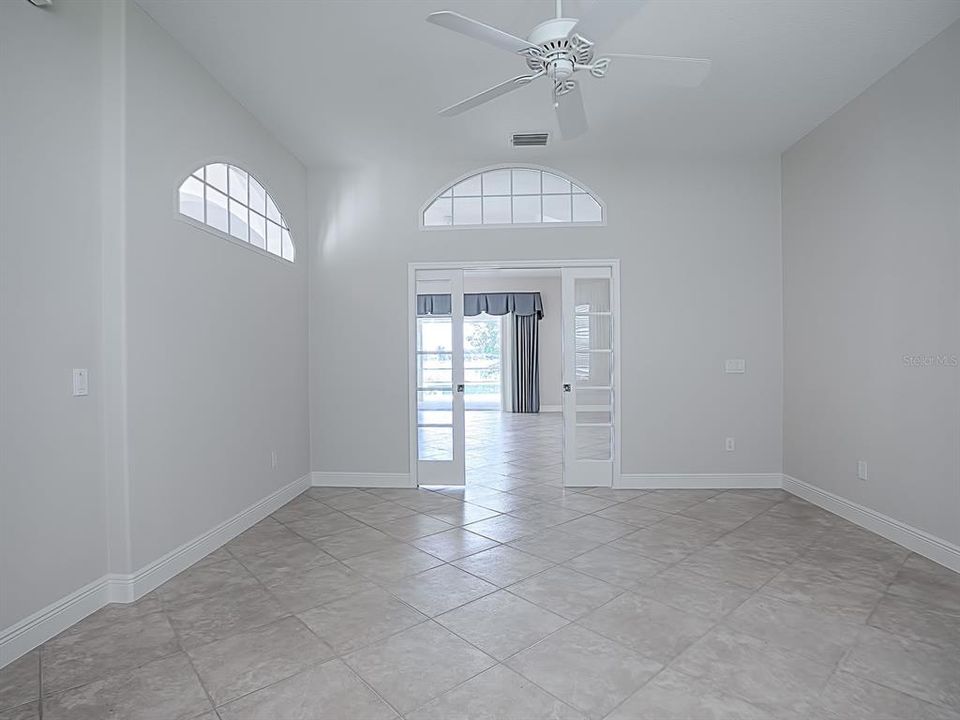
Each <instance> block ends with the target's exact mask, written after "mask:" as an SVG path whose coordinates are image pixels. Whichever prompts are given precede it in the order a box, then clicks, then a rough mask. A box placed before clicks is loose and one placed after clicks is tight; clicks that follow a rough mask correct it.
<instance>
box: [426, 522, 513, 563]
mask: <svg viewBox="0 0 960 720" xmlns="http://www.w3.org/2000/svg"><path fill="white" fill-rule="evenodd" d="M410 544H411V545H413V546H414V547H417V548H419V549H421V550H423V551H424V552H428V553H430V554H431V555H433V556H435V557H438V558H440V559H441V560H443V561H445V562H451V561H453V560H459V559H460V558H464V557H467V556H468V555H474V554H476V553H478V552H481V551H483V550H489V549H490V548H492V547H496V546H497V545H498V543H497V542H496V541H495V540H491V539H490V538H485V537H483V535H477V534H476V533H472V532H470V531H469V530H464V529H463V528H461V527H455V528H452V529H450V530H444V531H443V532H439V533H435V534H434V535H427V536H426V537H422V538H418V539H416V540H413V541H412V542H411V543H410Z"/></svg>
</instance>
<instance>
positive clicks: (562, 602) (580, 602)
mask: <svg viewBox="0 0 960 720" xmlns="http://www.w3.org/2000/svg"><path fill="white" fill-rule="evenodd" d="M508 590H509V591H510V592H512V593H513V594H514V595H519V596H520V597H522V598H524V599H525V600H529V601H530V602H532V603H534V604H536V605H539V606H540V607H543V608H546V609H547V610H550V611H552V612H555V613H557V615H561V616H563V617H565V618H567V619H568V620H576V619H577V618H579V617H582V616H583V615H586V614H587V613H588V612H590V611H591V610H593V609H594V608H597V607H600V606H601V605H603V604H604V603H606V602H609V601H610V600H612V599H613V598H615V597H616V596H617V595H619V594H620V593H622V592H623V591H622V590H621V589H620V588H618V587H616V586H615V585H611V584H609V583H606V582H603V580H598V579H597V578H594V577H590V576H589V575H584V574H583V573H578V572H577V571H575V570H571V569H570V568H566V567H554V568H550V569H549V570H544V571H543V572H542V573H539V574H538V575H534V576H532V577H529V578H527V579H526V580H521V581H520V582H518V583H516V584H515V585H511V586H510V587H509V588H508Z"/></svg>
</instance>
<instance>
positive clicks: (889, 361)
mask: <svg viewBox="0 0 960 720" xmlns="http://www.w3.org/2000/svg"><path fill="white" fill-rule="evenodd" d="M958 69H960V24H954V25H953V26H952V27H951V28H949V29H948V30H947V31H945V32H944V33H943V34H942V35H940V36H939V37H938V38H936V39H935V40H933V41H932V42H930V43H929V44H928V45H926V46H925V47H923V48H921V49H920V50H919V51H918V52H917V53H916V54H915V55H913V56H912V57H911V58H909V59H908V60H906V61H905V62H904V63H903V64H902V65H900V66H899V67H898V68H896V69H894V70H893V71H892V72H890V73H889V74H888V75H886V76H885V77H884V78H882V79H881V80H880V81H878V82H877V83H876V84H875V85H873V86H872V87H871V88H870V89H868V90H867V91H866V92H865V93H863V94H862V95H861V96H860V97H858V98H856V99H855V100H853V101H852V102H851V103H849V104H848V105H847V106H846V107H844V108H843V109H842V110H840V111H839V112H838V113H836V114H835V115H834V116H833V117H831V118H830V119H828V120H827V121H826V122H824V123H823V124H822V125H821V126H820V127H818V128H817V129H816V130H814V131H813V132H812V133H811V134H810V135H808V136H807V137H806V138H804V139H803V140H802V141H800V142H799V143H797V144H796V145H794V146H793V147H792V148H790V149H789V150H788V151H787V152H786V153H785V154H784V156H783V255H784V261H783V264H784V356H785V358H786V362H785V366H784V435H785V445H784V471H785V472H786V473H787V474H788V475H791V476H794V477H796V478H798V479H799V480H802V481H804V482H807V483H811V484H813V485H816V486H818V487H820V488H823V489H825V490H827V491H829V492H832V493H835V494H837V495H840V496H841V497H844V498H847V499H849V500H852V501H854V502H857V503H860V504H862V505H865V506H867V507H869V508H872V509H874V510H877V511H879V512H882V513H884V514H886V515H889V516H892V517H894V518H896V519H897V520H900V521H902V522H905V523H907V524H909V525H912V526H914V527H916V528H919V529H921V530H925V531H927V532H930V533H932V534H934V535H936V536H939V537H940V538H943V539H946V540H948V541H950V542H953V543H960V520H958V518H960V441H958V440H960V402H958V400H960V368H958V367H957V366H956V364H954V363H953V362H951V361H948V363H947V365H945V366H941V365H938V364H937V363H936V361H934V364H932V365H925V364H923V362H924V361H922V360H921V361H918V362H919V363H920V366H913V365H912V364H911V363H912V362H913V360H912V358H913V357H914V356H924V357H926V356H936V355H938V354H939V355H946V356H952V357H953V358H956V357H957V355H960V72H958ZM905 357H906V361H905ZM857 460H866V462H867V470H868V480H867V481H866V482H864V481H861V480H859V479H858V478H857Z"/></svg>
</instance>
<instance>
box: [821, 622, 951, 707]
mask: <svg viewBox="0 0 960 720" xmlns="http://www.w3.org/2000/svg"><path fill="white" fill-rule="evenodd" d="M839 667H840V669H841V670H845V671H847V672H850V673H853V674H854V675H857V676H858V677H861V678H863V679H865V680H871V681H873V682H875V683H878V684H880V685H885V686H886V687H889V688H892V689H894V690H899V691H900V692H904V693H906V694H908V695H913V696H914V697H916V698H920V699H921V700H926V701H927V702H930V703H933V704H935V705H941V706H943V707H947V708H950V709H952V710H956V711H960V654H958V653H957V652H956V650H945V649H943V648H941V647H937V646H935V645H928V644H927V643H922V642H917V641H916V640H910V639H909V638H905V637H900V636H899V635H891V634H890V633H887V632H884V631H882V630H877V629H875V628H870V627H868V628H864V629H863V631H862V635H861V637H860V641H859V642H858V643H857V644H856V646H855V647H854V648H853V650H851V651H850V652H849V653H848V654H847V655H846V657H844V659H843V660H842V661H841V662H840V666H839Z"/></svg>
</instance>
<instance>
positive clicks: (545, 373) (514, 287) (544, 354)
mask: <svg viewBox="0 0 960 720" xmlns="http://www.w3.org/2000/svg"><path fill="white" fill-rule="evenodd" d="M463 291H464V292H468V293H482V292H538V293H540V300H541V301H542V302H543V318H542V319H541V320H540V324H539V327H538V328H537V332H538V335H539V337H538V343H539V353H538V355H537V357H538V358H539V360H540V406H541V407H550V406H552V407H554V408H559V407H560V400H561V398H560V382H561V380H560V377H561V375H560V371H561V364H562V363H561V361H562V356H561V345H560V333H561V327H562V317H561V312H560V307H561V306H560V277H559V276H558V277H542V276H537V275H535V274H534V275H531V276H527V277H523V276H520V277H518V276H516V275H514V276H507V277H476V276H474V275H472V274H471V273H469V272H467V273H464V276H463ZM508 327H509V326H508ZM504 362H505V363H507V362H509V358H504Z"/></svg>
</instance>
